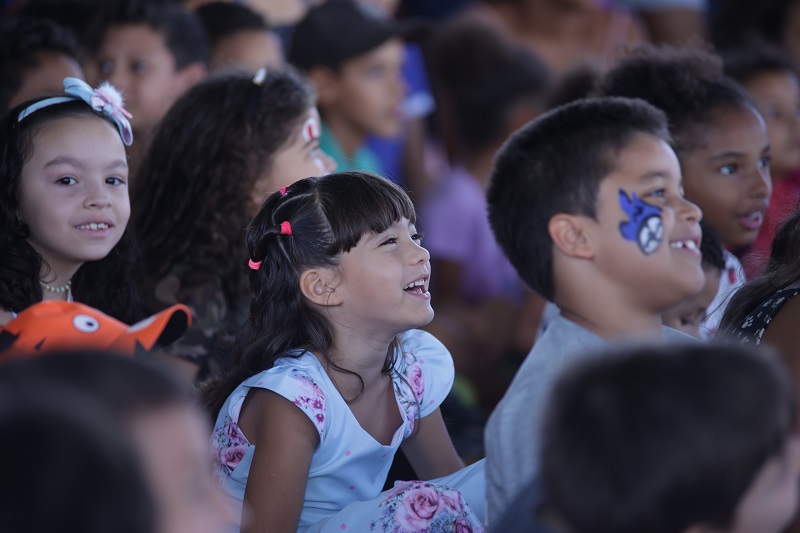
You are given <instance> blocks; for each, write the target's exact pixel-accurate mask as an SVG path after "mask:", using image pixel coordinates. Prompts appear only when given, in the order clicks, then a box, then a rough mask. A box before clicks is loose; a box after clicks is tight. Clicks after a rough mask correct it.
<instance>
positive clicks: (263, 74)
mask: <svg viewBox="0 0 800 533" xmlns="http://www.w3.org/2000/svg"><path fill="white" fill-rule="evenodd" d="M266 79H267V67H261V68H260V69H258V71H257V72H256V75H255V76H253V83H255V84H256V85H264V80H266Z"/></svg>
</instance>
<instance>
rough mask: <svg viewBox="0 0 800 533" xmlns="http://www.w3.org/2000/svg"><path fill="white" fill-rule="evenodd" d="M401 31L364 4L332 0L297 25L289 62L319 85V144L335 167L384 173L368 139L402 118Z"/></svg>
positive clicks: (396, 127)
mask: <svg viewBox="0 0 800 533" xmlns="http://www.w3.org/2000/svg"><path fill="white" fill-rule="evenodd" d="M403 61H404V51H403V31H402V29H401V28H400V27H399V26H397V25H396V24H394V23H393V21H392V20H390V19H385V18H383V17H382V16H381V15H380V13H378V12H377V11H375V10H374V8H372V7H371V6H369V5H362V4H360V3H358V2H354V1H351V0H329V1H328V2H325V3H323V4H321V5H319V6H316V7H314V8H312V9H311V10H309V12H308V13H307V14H306V16H305V18H303V20H301V21H300V23H299V24H298V25H297V27H296V28H295V31H294V35H293V38H292V44H291V47H290V49H289V62H290V63H292V64H293V65H295V66H297V67H299V68H301V69H303V70H305V71H306V73H307V75H308V77H309V79H310V80H311V82H312V83H313V84H314V85H315V86H316V89H317V91H318V93H319V100H318V107H319V110H320V114H321V115H322V120H323V124H322V132H321V136H320V148H321V149H322V150H324V151H325V152H326V153H327V154H329V155H330V156H331V157H333V158H334V159H335V160H336V163H337V168H338V170H339V171H349V170H361V171H367V172H375V173H378V174H383V173H384V172H383V170H384V169H382V168H381V165H380V162H379V161H378V159H377V157H376V156H375V154H374V153H372V151H371V150H369V149H368V148H367V147H366V146H365V144H364V143H365V140H366V138H367V137H368V136H369V135H379V136H384V137H390V136H393V135H396V134H397V133H398V132H399V131H400V128H401V126H402V121H403V116H402V112H401V104H402V102H403V96H404V93H405V84H404V82H403V79H402V74H401V69H402V66H403Z"/></svg>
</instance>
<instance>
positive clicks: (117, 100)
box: [17, 78, 133, 146]
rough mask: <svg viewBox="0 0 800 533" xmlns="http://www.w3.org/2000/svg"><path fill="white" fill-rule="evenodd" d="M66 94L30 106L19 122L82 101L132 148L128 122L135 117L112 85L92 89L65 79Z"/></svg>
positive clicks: (78, 80) (73, 79)
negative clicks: (107, 120) (39, 111)
mask: <svg viewBox="0 0 800 533" xmlns="http://www.w3.org/2000/svg"><path fill="white" fill-rule="evenodd" d="M64 92H65V93H67V95H68V96H54V97H52V98H45V99H44V100H39V101H38V102H36V103H34V104H31V105H29V106H28V107H26V108H25V109H23V110H22V111H20V113H19V115H18V116H17V122H22V120H23V119H24V118H25V117H27V116H28V115H30V114H31V113H35V112H36V111H38V110H40V109H43V108H45V107H49V106H51V105H55V104H63V103H65V102H70V101H73V100H82V101H84V102H86V104H87V105H88V106H89V107H91V108H92V109H94V110H95V111H97V112H98V113H102V114H103V115H105V116H106V117H107V118H108V119H109V120H111V121H112V122H113V123H114V124H115V125H116V126H117V130H119V135H120V137H122V143H123V144H124V145H125V146H130V145H131V144H132V143H133V130H132V129H131V123H130V121H129V120H128V119H130V118H133V117H131V114H130V113H128V112H127V111H126V110H125V108H124V107H122V95H121V94H120V93H119V91H118V90H117V89H115V88H114V87H113V86H112V85H111V84H110V83H108V82H104V83H103V84H102V85H100V87H98V88H97V89H92V87H91V86H90V85H89V84H88V83H86V82H85V81H83V80H80V79H78V78H64Z"/></svg>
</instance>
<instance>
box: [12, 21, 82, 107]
mask: <svg viewBox="0 0 800 533" xmlns="http://www.w3.org/2000/svg"><path fill="white" fill-rule="evenodd" d="M41 52H56V53H59V54H64V55H65V56H68V57H71V58H73V59H75V61H76V62H77V57H78V44H77V41H76V40H75V36H74V35H73V34H72V32H71V31H69V30H68V29H66V28H62V27H61V26H59V25H57V24H56V23H54V22H51V21H49V20H43V19H34V18H28V17H19V18H12V19H6V20H0V113H3V112H5V111H7V110H8V106H9V103H10V102H11V97H12V96H13V95H14V94H15V93H16V92H17V91H18V90H19V89H20V87H22V82H23V76H24V74H25V71H26V70H27V69H29V68H36V67H37V66H38V61H39V57H38V54H39V53H41Z"/></svg>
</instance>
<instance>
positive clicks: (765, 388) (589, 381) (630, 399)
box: [541, 345, 800, 533]
mask: <svg viewBox="0 0 800 533" xmlns="http://www.w3.org/2000/svg"><path fill="white" fill-rule="evenodd" d="M795 418H796V411H795V405H794V394H793V390H792V386H791V383H790V382H789V380H788V379H787V376H786V373H785V369H784V368H783V366H782V365H779V364H777V361H776V360H775V359H773V358H767V357H763V356H759V355H757V354H754V353H752V352H750V351H746V350H743V349H740V348H735V347H713V348H712V347H707V346H702V345H691V346H688V345H687V346H684V347H681V348H680V349H676V348H674V347H673V348H670V349H666V348H660V349H659V348H654V347H641V348H636V349H629V350H626V351H624V352H622V353H618V354H606V355H601V356H600V357H597V358H595V359H593V360H591V361H587V362H585V363H583V364H581V365H578V366H577V367H576V368H574V369H571V370H570V372H568V373H565V375H564V376H563V377H562V378H561V379H559V381H558V383H557V384H556V386H555V387H554V390H553V394H552V396H551V398H550V400H549V403H548V409H547V415H546V417H545V420H544V425H543V427H542V435H543V442H542V451H541V464H542V470H541V482H542V489H543V492H544V494H543V498H544V502H543V503H544V505H543V508H542V515H544V516H549V517H550V518H551V519H552V521H553V522H555V523H558V524H559V526H558V528H557V529H556V531H580V532H581V533H610V532H613V533H640V532H644V531H646V532H648V533H689V532H695V531H697V532H699V531H716V532H720V533H756V532H757V533H779V532H781V531H783V528H784V527H785V526H786V525H787V523H788V522H789V521H790V520H791V518H792V516H793V515H794V513H795V511H796V510H797V496H798V486H797V477H798V474H800V439H799V438H798V437H797V436H796V435H795V434H794V422H795ZM744 428H746V429H745V430H743V429H744Z"/></svg>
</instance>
